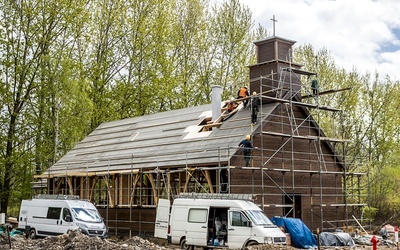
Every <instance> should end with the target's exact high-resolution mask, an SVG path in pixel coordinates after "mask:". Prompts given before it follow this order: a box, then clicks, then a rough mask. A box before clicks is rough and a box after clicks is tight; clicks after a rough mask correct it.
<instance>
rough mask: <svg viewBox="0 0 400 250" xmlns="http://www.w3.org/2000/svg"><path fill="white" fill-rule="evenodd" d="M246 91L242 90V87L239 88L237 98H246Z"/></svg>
mask: <svg viewBox="0 0 400 250" xmlns="http://www.w3.org/2000/svg"><path fill="white" fill-rule="evenodd" d="M246 91H247V89H246V88H243V87H242V88H240V90H239V95H238V96H240V97H246V96H247V94H246Z"/></svg>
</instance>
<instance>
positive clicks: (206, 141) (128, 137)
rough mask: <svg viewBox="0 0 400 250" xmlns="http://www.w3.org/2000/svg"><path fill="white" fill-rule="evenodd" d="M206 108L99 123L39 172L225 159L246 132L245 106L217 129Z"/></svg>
mask: <svg viewBox="0 0 400 250" xmlns="http://www.w3.org/2000/svg"><path fill="white" fill-rule="evenodd" d="M277 105H278V104H269V105H267V106H263V112H264V113H265V114H268V113H270V112H272V110H273V109H274V108H275V107H276V106H277ZM211 110H212V105H211V104H209V105H203V106H198V107H192V108H184V109H179V110H173V111H167V112H161V113H157V114H151V115H146V116H141V117H134V118H130V119H124V120H118V121H112V122H106V123H103V124H101V125H100V126H99V127H98V128H96V129H95V130H94V131H93V132H92V133H91V134H89V135H88V136H87V137H86V138H85V139H84V140H82V141H81V142H79V143H78V144H77V145H76V146H75V147H74V148H73V149H72V150H71V151H69V152H68V153H67V154H66V155H65V156H64V157H62V158H61V159H60V160H59V161H58V162H57V163H55V164H54V165H53V166H52V167H51V168H50V169H49V170H47V171H46V172H45V173H43V174H42V175H41V176H50V175H51V176H54V175H65V174H68V175H75V174H77V173H82V174H84V173H87V174H93V173H94V172H96V173H98V172H108V171H109V172H116V171H121V172H123V171H129V170H137V169H145V168H156V167H162V168H166V167H177V166H180V167H185V166H204V165H212V164H217V163H218V162H220V163H224V162H225V163H227V162H228V160H229V159H230V157H231V156H232V155H234V154H235V153H236V151H237V149H238V147H237V146H238V144H239V142H240V141H241V140H243V139H244V137H245V136H246V135H247V134H250V131H251V126H250V122H251V119H250V109H249V108H245V109H241V110H239V111H238V112H236V113H235V114H234V115H232V116H231V117H230V118H229V119H228V120H226V121H223V122H218V123H219V124H218V126H219V127H218V126H210V124H207V120H208V121H209V120H210V119H211V116H212V114H211ZM201 124H202V125H201ZM211 125H212V124H211ZM208 129H210V130H209V131H204V130H208Z"/></svg>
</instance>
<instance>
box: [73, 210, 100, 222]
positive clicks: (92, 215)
mask: <svg viewBox="0 0 400 250" xmlns="http://www.w3.org/2000/svg"><path fill="white" fill-rule="evenodd" d="M72 211H73V213H74V215H75V218H76V219H77V220H80V221H84V222H102V221H103V220H102V219H101V216H100V214H99V213H98V212H97V210H95V209H83V208H80V207H74V208H72Z"/></svg>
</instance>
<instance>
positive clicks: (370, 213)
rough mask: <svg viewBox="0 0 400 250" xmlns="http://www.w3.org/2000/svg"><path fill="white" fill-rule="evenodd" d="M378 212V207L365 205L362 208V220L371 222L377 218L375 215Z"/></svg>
mask: <svg viewBox="0 0 400 250" xmlns="http://www.w3.org/2000/svg"><path fill="white" fill-rule="evenodd" d="M377 212H378V209H377V208H374V207H370V206H365V207H363V208H362V215H363V216H362V220H363V222H370V221H373V220H374V219H375V216H376V214H377Z"/></svg>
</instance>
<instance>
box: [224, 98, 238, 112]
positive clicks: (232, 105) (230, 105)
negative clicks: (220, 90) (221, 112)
mask: <svg viewBox="0 0 400 250" xmlns="http://www.w3.org/2000/svg"><path fill="white" fill-rule="evenodd" d="M234 100H235V99H234V98H233V97H231V99H230V101H229V102H228V103H227V104H226V110H227V111H228V113H230V112H232V111H233V110H234V109H235V108H236V103H235V102H234Z"/></svg>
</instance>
